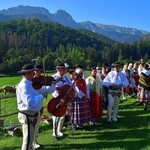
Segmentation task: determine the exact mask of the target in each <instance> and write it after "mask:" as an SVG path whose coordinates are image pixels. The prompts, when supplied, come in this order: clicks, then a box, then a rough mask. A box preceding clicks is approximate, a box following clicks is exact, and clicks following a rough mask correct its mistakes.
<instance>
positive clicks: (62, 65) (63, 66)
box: [56, 63, 67, 69]
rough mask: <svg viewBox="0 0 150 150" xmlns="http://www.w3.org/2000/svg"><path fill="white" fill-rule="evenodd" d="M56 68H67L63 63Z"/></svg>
mask: <svg viewBox="0 0 150 150" xmlns="http://www.w3.org/2000/svg"><path fill="white" fill-rule="evenodd" d="M56 68H57V69H59V68H67V67H66V66H65V64H64V63H61V64H59V65H57V66H56Z"/></svg>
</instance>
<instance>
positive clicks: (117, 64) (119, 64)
mask: <svg viewBox="0 0 150 150" xmlns="http://www.w3.org/2000/svg"><path fill="white" fill-rule="evenodd" d="M111 66H112V67H116V66H121V63H120V62H119V61H116V62H114V63H113V64H112V65H111Z"/></svg>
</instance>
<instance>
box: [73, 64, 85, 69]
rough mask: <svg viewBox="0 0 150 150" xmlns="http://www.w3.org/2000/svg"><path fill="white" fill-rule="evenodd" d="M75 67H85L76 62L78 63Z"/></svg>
mask: <svg viewBox="0 0 150 150" xmlns="http://www.w3.org/2000/svg"><path fill="white" fill-rule="evenodd" d="M75 68H81V69H83V66H82V65H80V64H76V65H75Z"/></svg>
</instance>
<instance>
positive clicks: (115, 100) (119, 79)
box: [103, 62, 129, 123]
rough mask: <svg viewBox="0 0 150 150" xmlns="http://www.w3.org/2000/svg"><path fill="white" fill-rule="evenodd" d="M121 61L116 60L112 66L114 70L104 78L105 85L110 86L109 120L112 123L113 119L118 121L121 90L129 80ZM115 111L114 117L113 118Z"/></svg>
mask: <svg viewBox="0 0 150 150" xmlns="http://www.w3.org/2000/svg"><path fill="white" fill-rule="evenodd" d="M120 65H121V64H120V63H119V62H115V63H114V64H113V65H112V66H113V67H114V70H112V71H111V72H109V73H108V74H107V76H106V77H105V79H104V80H103V85H105V86H106V87H108V109H107V112H108V119H107V122H108V123H111V120H113V121H114V122H117V121H118V118H117V114H118V107H119V102H120V96H121V90H122V87H127V86H128V85H129V81H128V79H127V77H126V75H125V74H123V73H122V72H121V71H120ZM112 112H113V119H112V118H111V115H112Z"/></svg>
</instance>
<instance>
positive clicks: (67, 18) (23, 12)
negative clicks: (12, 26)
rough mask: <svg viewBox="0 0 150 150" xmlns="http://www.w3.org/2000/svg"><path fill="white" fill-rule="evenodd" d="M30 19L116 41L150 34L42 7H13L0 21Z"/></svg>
mask: <svg viewBox="0 0 150 150" xmlns="http://www.w3.org/2000/svg"><path fill="white" fill-rule="evenodd" d="M20 18H22V19H30V18H37V19H39V20H42V21H53V22H57V23H60V24H62V25H64V26H68V27H71V28H74V29H78V28H81V29H86V30H90V31H93V32H95V33H98V34H102V35H104V36H106V37H108V38H110V39H112V40H114V41H118V42H127V43H130V42H133V41H136V40H139V39H142V38H143V37H144V36H145V35H148V34H150V32H148V31H145V30H138V29H135V28H127V27H119V26H114V25H105V24H100V23H92V22H91V21H83V22H78V23H77V22H76V21H75V20H74V19H73V18H72V16H71V15H70V14H69V13H67V12H66V11H64V10H58V11H57V12H56V13H54V14H52V13H50V12H49V11H48V10H47V9H45V8H42V7H32V6H22V5H19V6H17V7H11V8H9V9H7V10H5V9H3V10H1V11H0V21H1V22H2V21H9V20H14V19H20Z"/></svg>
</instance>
